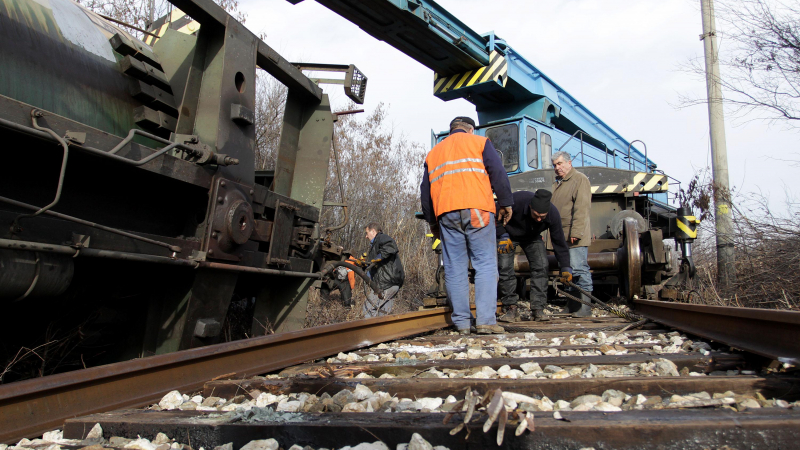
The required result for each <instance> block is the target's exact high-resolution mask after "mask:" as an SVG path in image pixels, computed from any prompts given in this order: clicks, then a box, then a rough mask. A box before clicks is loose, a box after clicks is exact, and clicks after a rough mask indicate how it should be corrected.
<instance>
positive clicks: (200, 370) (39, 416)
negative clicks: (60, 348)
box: [0, 308, 452, 444]
mask: <svg viewBox="0 0 800 450" xmlns="http://www.w3.org/2000/svg"><path fill="white" fill-rule="evenodd" d="M449 311H450V310H449V309H445V308H436V309H432V310H426V311H419V312H411V313H407V314H398V315H393V316H384V317H378V318H373V319H364V320H357V321H353V322H347V323H339V324H334V325H326V326H322V327H316V328H309V329H306V330H300V331H292V332H287V333H280V334H273V335H270V336H264V337H258V338H252V339H246V340H241V341H234V342H229V343H225V344H217V345H210V346H207V347H201V348H195V349H191V350H184V351H180V352H175V353H169V354H165V355H158V356H152V357H149V358H142V359H135V360H132V361H125V362H121V363H116V364H109V365H106V366H99V367H92V368H89V369H84V370H78V371H74V372H69V373H63V374H58V375H51V376H47V377H42V378H37V379H32V380H25V381H20V382H16V383H10V384H7V385H0V424H2V426H0V442H5V443H9V444H10V443H12V442H17V441H18V440H19V439H21V438H23V437H30V436H34V435H40V434H42V433H43V432H45V431H49V430H51V429H54V428H58V427H61V426H62V425H63V423H64V420H65V419H68V418H72V417H77V416H82V415H86V414H92V413H97V412H105V411H110V410H114V409H120V408H129V407H138V406H143V405H147V404H150V403H154V402H157V401H158V400H159V399H160V398H161V397H162V396H163V395H164V394H166V393H167V392H169V391H172V390H179V391H181V392H187V391H192V390H200V389H202V388H203V384H204V383H205V382H207V381H209V380H211V379H213V378H215V377H219V376H221V375H227V374H234V373H235V374H236V376H237V377H242V378H245V377H247V376H253V375H259V374H263V373H267V372H271V371H274V370H277V369H282V368H285V367H288V366H291V365H294V364H299V363H302V362H305V361H309V360H314V359H317V358H321V357H325V356H329V355H335V354H337V353H339V352H343V351H349V350H355V349H358V348H361V347H365V346H369V345H373V344H377V343H380V342H385V341H390V340H394V339H399V338H402V337H407V336H411V335H415V334H419V333H424V332H427V331H432V330H436V329H439V328H443V327H446V326H448V325H451V324H452V323H451V322H450V314H449Z"/></svg>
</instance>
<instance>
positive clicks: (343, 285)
mask: <svg viewBox="0 0 800 450" xmlns="http://www.w3.org/2000/svg"><path fill="white" fill-rule="evenodd" d="M342 255H344V256H346V257H347V260H346V261H345V262H348V263H350V264H354V265H358V264H359V262H358V260H357V259H356V258H355V257H353V252H352V251H351V250H345V251H343V252H342ZM355 287H356V274H355V273H354V272H353V271H352V270H350V269H348V268H347V267H345V266H337V267H336V268H335V269H333V272H332V273H331V276H330V278H328V279H326V280H323V282H322V287H320V289H319V293H320V295H321V296H322V298H323V299H324V300H325V301H328V300H330V297H331V292H333V291H335V290H337V289H338V290H339V296H340V297H341V299H342V305H343V306H345V307H348V308H350V307H352V306H353V289H355Z"/></svg>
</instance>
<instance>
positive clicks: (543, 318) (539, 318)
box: [533, 309, 550, 322]
mask: <svg viewBox="0 0 800 450" xmlns="http://www.w3.org/2000/svg"><path fill="white" fill-rule="evenodd" d="M533 320H534V321H536V322H547V321H548V320H550V318H549V317H547V314H545V313H544V310H543V309H534V310H533Z"/></svg>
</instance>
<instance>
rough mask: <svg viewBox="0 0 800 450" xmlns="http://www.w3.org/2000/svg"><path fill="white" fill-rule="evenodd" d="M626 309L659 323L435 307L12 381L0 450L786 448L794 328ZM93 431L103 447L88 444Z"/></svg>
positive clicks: (796, 382)
mask: <svg viewBox="0 0 800 450" xmlns="http://www.w3.org/2000/svg"><path fill="white" fill-rule="evenodd" d="M635 307H636V312H637V313H638V314H642V315H644V316H646V317H648V318H650V319H653V320H654V321H653V322H650V323H648V324H646V325H644V326H643V327H642V328H640V329H635V330H624V331H612V329H617V330H619V329H621V328H623V327H624V326H626V325H628V323H627V322H625V321H624V320H622V319H619V318H615V317H594V318H586V319H562V318H556V319H555V320H553V321H551V322H543V323H532V322H531V323H518V324H513V327H511V328H510V330H513V331H514V332H509V333H508V334H505V335H493V336H480V335H474V334H473V335H469V336H460V335H458V334H455V333H453V332H452V331H450V329H447V327H448V322H447V317H448V313H447V311H446V310H444V309H433V310H426V311H420V312H414V313H409V314H403V315H397V316H389V317H382V318H377V319H369V320H361V321H356V322H351V323H346V324H337V325H331V326H326V327H320V328H316V329H308V330H303V331H300V332H292V333H285V334H280V335H272V336H267V337H263V338H255V339H251V340H247V341H238V342H232V343H228V344H220V345H216V346H210V347H204V348H198V349H193V350H188V351H183V352H178V353H174V354H168V355H163V356H157V357H152V358H146V359H141V360H134V361H128V362H124V363H118V364H113V365H109V366H103V367H96V368H91V369H86V370H82V371H77V372H71V373H66V374H61V375H55V376H50V377H45V378H40V379H35V380H28V381H24V382H19V383H12V384H8V385H4V386H0V423H2V424H3V426H2V427H0V428H2V429H1V430H0V440H2V441H3V442H7V443H17V442H18V440H19V439H20V438H22V437H25V436H27V437H30V436H35V435H40V434H41V433H43V432H45V431H47V430H51V429H54V428H62V427H63V436H55V437H54V435H52V434H50V435H48V436H49V439H51V440H56V441H57V440H58V439H59V438H63V439H71V440H64V441H59V442H58V443H60V445H61V446H67V447H73V448H81V447H85V446H88V445H91V444H98V443H102V444H103V445H104V446H105V447H115V448H123V447H124V448H139V449H142V450H147V449H158V450H166V448H167V447H169V446H167V447H164V444H172V448H178V447H179V446H178V444H175V443H173V441H172V440H174V441H176V442H178V443H180V444H185V445H189V446H191V447H192V448H193V449H198V448H200V447H203V448H204V449H209V450H210V449H212V448H215V447H219V446H223V445H225V444H228V443H231V444H232V447H231V448H232V449H234V450H238V449H239V448H241V447H243V446H245V445H246V444H248V443H249V442H251V441H256V440H265V439H268V438H273V439H275V440H276V441H277V442H278V443H280V445H281V446H282V447H283V448H285V449H289V448H290V447H291V446H292V445H299V446H300V447H295V448H296V449H297V448H303V447H304V446H308V447H310V448H314V449H318V448H342V447H345V446H348V445H349V446H355V445H357V444H359V443H366V442H376V441H381V442H383V443H385V444H386V445H388V446H389V448H395V446H396V445H398V444H403V443H408V442H409V441H411V439H412V436H413V435H414V434H415V433H416V434H417V435H418V437H415V438H414V439H418V438H419V437H421V438H424V439H425V440H427V441H428V442H430V443H431V444H432V445H442V446H445V447H448V448H451V449H453V448H484V447H487V448H488V447H498V445H500V448H575V449H578V448H584V447H594V448H631V449H633V448H721V447H723V446H725V445H728V446H729V448H737V449H738V448H767V447H769V448H794V447H796V445H797V442H798V438H800V431H799V430H800V403H795V402H797V400H798V399H800V378H798V377H796V376H795V375H796V374H795V373H792V372H791V371H792V369H793V368H794V366H796V365H797V361H798V359H800V339H798V337H799V336H798V335H800V333H798V330H800V313H796V312H777V311H764V310H749V309H740V308H719V307H707V306H696V305H683V304H672V303H664V302H653V301H637V303H636V305H635ZM601 330H605V331H601ZM265 374H266V376H259V375H265ZM172 391H177V392H172ZM133 408H140V409H133ZM491 419H494V420H491ZM487 423H488V425H486V424H487ZM96 424H99V426H100V427H101V428H102V437H103V438H104V439H105V441H102V442H100V441H98V440H97V439H95V440H91V439H89V440H86V438H87V436H88V437H89V438H92V437H95V438H96V437H97V436H96V433H97V431H95V435H89V433H90V431H91V430H92V429H93V428H94V427H95V425H96ZM484 430H485V431H484ZM500 430H502V432H500ZM158 433H164V435H165V436H161V437H158ZM112 437H113V438H114V439H112ZM137 437H141V438H145V439H148V441H147V442H146V443H143V442H144V441H129V440H130V439H136V438H137ZM166 437H168V438H170V439H166ZM153 442H155V443H156V444H153ZM498 443H501V444H498ZM158 444H160V445H161V446H162V447H157V445H158ZM48 445H50V443H48V442H45V441H23V442H22V445H21V446H22V447H25V448H42V449H44V448H47V446H48ZM148 445H150V447H148ZM253 445H255V444H251V447H252V446H253ZM261 445H262V447H263V446H265V445H266V447H263V448H269V447H268V443H263V442H262V443H261ZM256 447H257V446H256ZM183 448H184V449H185V447H183ZM259 448H261V447H259ZM375 448H378V447H375ZM417 448H422V447H417ZM96 449H97V450H99V448H96ZM50 450H53V449H50Z"/></svg>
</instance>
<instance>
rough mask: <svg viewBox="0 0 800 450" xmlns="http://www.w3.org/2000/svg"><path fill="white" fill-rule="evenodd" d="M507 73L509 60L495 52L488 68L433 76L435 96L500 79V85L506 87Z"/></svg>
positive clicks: (490, 56) (490, 57)
mask: <svg viewBox="0 0 800 450" xmlns="http://www.w3.org/2000/svg"><path fill="white" fill-rule="evenodd" d="M507 73H508V60H506V58H505V56H503V55H501V54H500V53H499V52H498V51H496V50H495V51H493V52H492V53H491V54H490V55H489V65H488V66H483V67H481V68H480V69H475V70H470V71H469V72H463V73H458V74H455V75H447V76H439V74H438V73H435V74H434V75H433V95H436V94H444V93H445V92H448V91H455V90H456V89H461V88H465V87H468V86H472V85H475V84H480V83H485V82H487V81H493V80H497V79H498V77H500V84H502V85H503V87H505V86H506V79H507V78H508V77H506V74H507Z"/></svg>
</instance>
